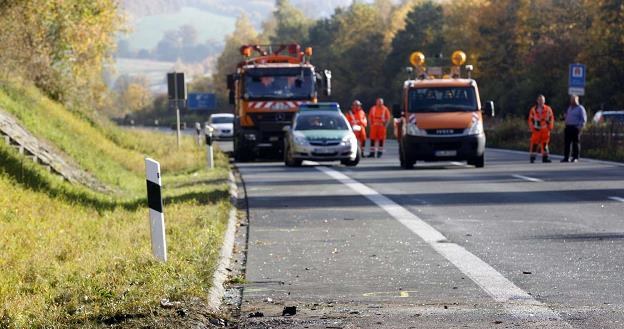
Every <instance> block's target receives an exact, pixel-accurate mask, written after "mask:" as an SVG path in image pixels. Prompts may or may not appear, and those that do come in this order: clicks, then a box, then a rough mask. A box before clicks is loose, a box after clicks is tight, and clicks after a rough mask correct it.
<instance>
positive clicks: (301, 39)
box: [269, 0, 312, 44]
mask: <svg viewBox="0 0 624 329" xmlns="http://www.w3.org/2000/svg"><path fill="white" fill-rule="evenodd" d="M275 7H276V9H275V11H273V20H274V22H275V23H274V29H273V31H272V33H271V34H270V35H269V40H270V41H271V43H272V44H285V43H299V44H305V43H306V41H307V39H308V30H309V29H310V26H311V25H312V20H311V19H309V18H307V17H306V16H305V14H304V13H303V12H302V11H301V10H299V9H297V7H295V6H293V5H292V4H291V3H290V1H288V0H277V1H276V2H275Z"/></svg>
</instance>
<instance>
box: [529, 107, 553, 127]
mask: <svg viewBox="0 0 624 329" xmlns="http://www.w3.org/2000/svg"><path fill="white" fill-rule="evenodd" d="M529 127H530V128H531V131H532V132H537V131H540V130H542V129H547V130H549V131H550V130H552V129H553V128H554V127H555V116H554V114H553V110H552V108H550V106H548V105H546V104H544V108H543V109H542V111H541V112H540V111H538V110H537V106H533V107H532V108H531V110H530V111H529Z"/></svg>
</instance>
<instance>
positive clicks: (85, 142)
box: [0, 82, 231, 328]
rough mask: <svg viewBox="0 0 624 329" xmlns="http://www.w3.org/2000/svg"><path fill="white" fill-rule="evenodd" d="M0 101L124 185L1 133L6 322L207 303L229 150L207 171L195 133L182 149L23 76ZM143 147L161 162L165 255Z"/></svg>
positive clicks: (151, 321) (140, 318)
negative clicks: (51, 163)
mask: <svg viewBox="0 0 624 329" xmlns="http://www.w3.org/2000/svg"><path fill="white" fill-rule="evenodd" d="M0 108H1V109H2V110H4V111H7V112H10V113H11V114H12V115H14V116H15V117H17V118H18V119H19V120H20V122H21V123H22V124H23V125H24V126H25V127H26V128H27V129H29V130H30V131H31V132H33V133H34V134H36V135H37V136H39V137H41V138H43V139H46V140H47V141H49V142H50V143H52V144H54V145H55V146H56V147H57V148H58V149H60V150H62V151H63V152H64V153H66V154H67V155H69V156H70V157H71V158H72V159H73V160H74V161H75V162H76V163H78V164H79V165H80V167H82V168H83V169H84V170H86V171H88V172H90V173H92V174H93V175H95V176H96V177H97V178H98V179H99V180H100V181H102V182H103V183H105V184H106V185H108V186H110V187H112V188H113V189H114V190H116V192H115V193H113V194H100V193H96V192H93V191H91V190H89V189H87V188H85V187H82V186H77V185H71V184H69V183H66V182H65V181H63V180H61V179H59V177H58V176H55V175H53V174H50V173H48V172H47V171H46V170H44V169H43V168H42V167H40V166H39V165H36V164H34V163H33V162H32V161H30V160H28V159H26V158H25V157H22V156H19V155H18V154H17V152H16V151H14V150H13V149H11V148H10V147H9V146H7V145H5V144H4V143H1V144H0V191H2V193H0V232H2V234H0V328H33V327H34V328H37V327H41V328H52V327H54V328H57V327H103V326H110V325H115V324H122V325H124V326H136V327H143V326H147V327H171V326H177V325H173V324H175V323H177V322H176V321H178V320H179V319H178V315H177V313H176V309H178V308H185V309H187V311H188V312H193V311H194V310H195V309H197V308H200V309H201V308H203V307H201V305H202V303H203V302H204V300H205V298H206V296H207V291H208V289H209V288H210V282H211V279H212V272H213V269H214V264H215V262H216V260H217V257H218V252H219V248H220V245H221V240H222V235H223V232H224V230H225V225H226V222H227V216H228V213H229V210H230V208H231V205H230V203H229V195H228V185H227V175H228V171H229V167H228V166H229V165H228V162H227V158H226V157H225V156H223V155H222V154H220V153H219V154H218V158H217V160H218V162H217V168H216V169H215V170H212V171H208V170H206V169H205V168H204V167H205V164H204V150H203V149H202V148H200V147H198V146H196V145H195V144H194V142H193V140H192V139H191V138H190V137H188V138H185V139H184V140H183V145H182V148H181V149H180V150H176V146H175V143H176V142H175V138H174V137H173V136H171V135H164V134H158V133H151V132H145V131H125V130H121V129H119V128H117V127H115V126H113V125H112V124H110V123H109V122H108V121H106V120H104V119H101V118H99V117H98V116H97V115H96V114H95V113H91V112H88V111H78V110H74V111H69V110H67V109H66V108H64V107H63V106H61V105H59V104H57V103H54V102H52V101H50V100H49V99H47V98H46V97H45V96H43V95H41V94H40V93H39V92H38V91H37V90H36V89H34V88H31V87H28V86H26V87H20V86H17V85H16V84H15V83H6V82H1V83H0ZM146 156H149V157H152V158H154V159H157V160H159V161H160V162H161V166H162V175H163V196H164V205H165V222H166V233H167V243H168V247H169V255H168V256H169V261H168V262H167V263H159V262H156V261H155V260H154V258H153V257H152V255H151V250H150V236H149V222H148V210H147V207H146V197H145V193H146V191H145V178H144V157H146ZM161 299H169V300H170V301H172V302H175V301H179V302H180V304H179V305H178V306H177V307H176V308H174V309H162V308H161V307H160V305H159V303H160V300H161ZM192 305H200V306H195V308H194V307H192Z"/></svg>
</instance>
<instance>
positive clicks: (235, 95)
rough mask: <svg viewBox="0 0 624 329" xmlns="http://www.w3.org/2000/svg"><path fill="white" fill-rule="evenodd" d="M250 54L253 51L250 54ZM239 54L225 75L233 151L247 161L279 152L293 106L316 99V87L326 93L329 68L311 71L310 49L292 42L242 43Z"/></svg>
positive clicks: (312, 68)
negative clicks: (233, 67) (240, 58)
mask: <svg viewBox="0 0 624 329" xmlns="http://www.w3.org/2000/svg"><path fill="white" fill-rule="evenodd" d="M254 54H255V55H254ZM241 55H243V57H244V58H245V59H244V60H243V61H241V62H240V63H239V64H238V65H237V68H236V72H235V73H234V74H230V75H228V76H227V82H228V89H229V91H230V96H229V98H230V103H231V104H233V105H234V115H235V118H234V136H233V140H234V156H235V158H236V160H237V161H252V160H254V158H255V157H258V156H277V155H281V154H282V152H283V145H284V142H283V138H284V133H283V131H282V129H283V127H284V126H286V125H288V124H290V122H291V121H292V118H293V116H294V114H295V113H296V112H297V110H298V106H299V105H301V104H303V103H308V102H313V103H314V102H316V101H317V98H318V96H319V95H318V91H319V90H321V89H322V90H323V91H324V94H325V95H328V94H329V93H330V88H331V87H330V79H331V72H329V71H327V70H324V71H323V72H317V71H316V70H315V67H314V66H313V65H312V64H311V63H310V57H311V55H312V49H311V48H307V49H306V50H305V51H301V48H300V46H299V45H297V44H290V45H263V46H261V45H244V46H242V47H241Z"/></svg>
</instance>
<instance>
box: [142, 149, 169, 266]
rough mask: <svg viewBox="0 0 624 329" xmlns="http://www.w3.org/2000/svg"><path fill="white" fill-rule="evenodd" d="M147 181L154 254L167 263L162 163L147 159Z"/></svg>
mask: <svg viewBox="0 0 624 329" xmlns="http://www.w3.org/2000/svg"><path fill="white" fill-rule="evenodd" d="M145 176H146V181H147V204H148V206H149V217H150V236H151V238H152V254H153V255H154V257H156V259H158V260H159V261H161V262H166V261H167V241H166V239H165V215H164V213H163V203H162V196H161V192H160V191H161V185H162V184H161V179H160V163H158V161H155V160H153V159H150V158H145Z"/></svg>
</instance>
